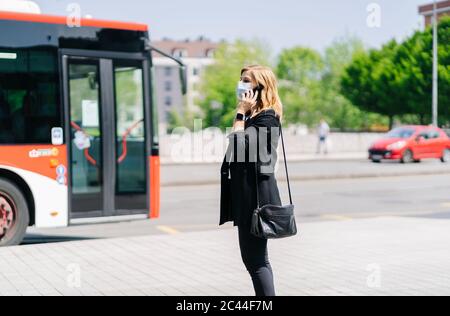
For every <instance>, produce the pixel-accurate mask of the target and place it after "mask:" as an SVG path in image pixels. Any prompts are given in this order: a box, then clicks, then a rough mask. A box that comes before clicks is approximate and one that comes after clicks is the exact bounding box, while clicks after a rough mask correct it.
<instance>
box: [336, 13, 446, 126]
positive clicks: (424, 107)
mask: <svg viewBox="0 0 450 316" xmlns="http://www.w3.org/2000/svg"><path fill="white" fill-rule="evenodd" d="M438 34H439V44H440V46H439V89H440V90H439V91H440V92H439V104H440V114H441V115H440V123H441V124H448V123H449V122H450V118H449V114H450V99H449V98H450V18H446V19H443V20H442V21H441V23H440V24H439V29H438ZM432 48H433V36H432V29H431V28H428V29H426V30H425V31H417V32H415V33H414V34H413V35H412V36H411V37H410V38H408V39H407V40H405V41H404V42H403V43H397V42H395V41H391V42H389V43H388V44H386V45H384V46H383V47H382V48H381V49H379V50H375V49H373V50H370V51H369V52H360V53H358V54H356V55H355V56H354V58H353V61H352V63H351V64H350V65H349V66H348V67H347V69H346V70H345V72H344V74H343V76H342V81H341V88H342V93H343V94H344V95H345V96H346V98H348V99H349V100H350V101H351V102H352V103H353V104H355V105H357V106H358V107H359V108H360V109H362V110H363V111H369V112H375V113H380V114H384V115H387V116H389V117H391V118H393V117H394V116H400V117H403V116H408V117H411V116H416V117H417V120H416V123H421V124H425V123H429V122H430V120H431V100H432V94H431V91H432V65H433V59H432Z"/></svg>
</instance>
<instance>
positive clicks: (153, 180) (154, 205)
mask: <svg viewBox="0 0 450 316" xmlns="http://www.w3.org/2000/svg"><path fill="white" fill-rule="evenodd" d="M149 172H150V218H159V215H160V207H161V162H160V158H159V156H152V157H150V168H149Z"/></svg>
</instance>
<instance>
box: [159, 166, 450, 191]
mask: <svg viewBox="0 0 450 316" xmlns="http://www.w3.org/2000/svg"><path fill="white" fill-rule="evenodd" d="M443 174H450V170H449V171H442V170H436V171H418V172H408V173H405V172H404V173H402V172H391V173H360V174H342V175H340V174H335V175H318V176H297V177H295V176H294V177H290V180H291V181H295V182H299V181H325V180H345V179H374V178H396V177H397V178H398V177H414V176H431V175H443ZM217 179H218V180H217V181H212V180H205V181H196V182H187V181H179V182H167V183H161V187H184V186H209V185H220V175H218V176H217ZM277 181H278V182H286V179H285V178H279V179H277Z"/></svg>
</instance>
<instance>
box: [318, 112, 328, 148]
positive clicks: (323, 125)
mask: <svg viewBox="0 0 450 316" xmlns="http://www.w3.org/2000/svg"><path fill="white" fill-rule="evenodd" d="M317 135H318V137H319V142H318V144H317V154H318V155H320V154H321V153H322V149H323V152H324V154H325V155H326V154H328V137H329V136H330V126H329V125H328V123H327V121H325V119H321V120H320V123H319V126H318V127H317Z"/></svg>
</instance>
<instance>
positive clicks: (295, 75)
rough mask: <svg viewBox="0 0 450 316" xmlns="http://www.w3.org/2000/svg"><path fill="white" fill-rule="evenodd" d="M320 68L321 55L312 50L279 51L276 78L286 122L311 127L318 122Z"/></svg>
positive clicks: (300, 48) (293, 49)
mask: <svg viewBox="0 0 450 316" xmlns="http://www.w3.org/2000/svg"><path fill="white" fill-rule="evenodd" d="M324 68H325V64H324V61H323V59H322V56H321V55H320V54H319V53H318V52H317V51H315V50H313V49H310V48H304V47H294V48H291V49H285V50H283V51H282V52H281V54H280V56H279V61H278V66H277V75H278V78H279V80H280V97H281V99H282V102H283V105H284V116H285V120H286V121H287V122H289V123H299V122H302V123H305V124H307V125H310V126H311V125H313V124H315V123H316V122H317V121H318V120H319V119H320V116H321V113H320V109H319V108H320V102H319V101H320V94H321V91H320V87H321V86H320V81H321V77H322V73H323V70H324Z"/></svg>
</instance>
